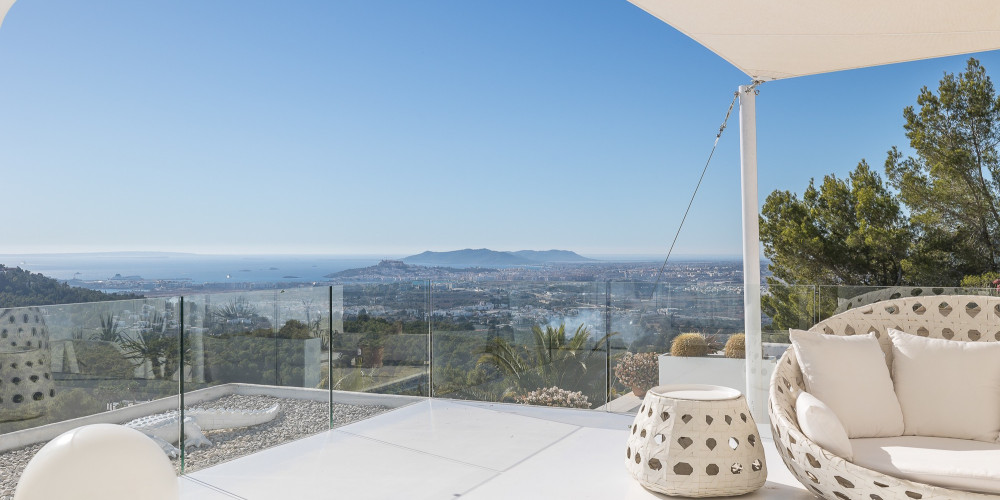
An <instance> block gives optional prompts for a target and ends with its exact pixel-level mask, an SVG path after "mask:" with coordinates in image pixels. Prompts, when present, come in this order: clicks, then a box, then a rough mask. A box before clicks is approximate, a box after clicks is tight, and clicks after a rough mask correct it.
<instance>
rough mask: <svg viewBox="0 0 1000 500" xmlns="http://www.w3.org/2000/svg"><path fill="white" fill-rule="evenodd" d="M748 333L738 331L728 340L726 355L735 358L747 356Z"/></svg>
mask: <svg viewBox="0 0 1000 500" xmlns="http://www.w3.org/2000/svg"><path fill="white" fill-rule="evenodd" d="M746 341H747V338H746V335H744V334H742V333H737V334H735V335H733V336H731V337H729V340H727V341H726V357H727V358H734V359H743V358H746V356H747V348H746Z"/></svg>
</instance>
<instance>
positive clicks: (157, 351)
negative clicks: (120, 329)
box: [118, 312, 191, 379]
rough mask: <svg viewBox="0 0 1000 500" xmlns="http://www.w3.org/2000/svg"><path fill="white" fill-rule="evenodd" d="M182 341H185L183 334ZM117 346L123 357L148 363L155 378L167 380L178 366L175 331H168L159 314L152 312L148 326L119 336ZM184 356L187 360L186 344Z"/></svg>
mask: <svg viewBox="0 0 1000 500" xmlns="http://www.w3.org/2000/svg"><path fill="white" fill-rule="evenodd" d="M184 339H185V340H187V335H186V334H185V336H184ZM118 345H120V346H121V348H122V350H123V351H125V357H126V358H128V359H130V360H133V361H137V362H145V361H149V363H150V365H151V367H152V370H153V375H154V376H155V377H159V378H163V379H168V378H170V377H172V376H173V374H174V371H176V370H177V368H178V366H179V365H180V358H181V356H182V355H181V353H180V352H178V345H179V340H178V338H177V332H176V331H168V330H167V328H166V321H165V318H164V317H163V316H162V315H160V313H159V312H154V313H153V316H152V317H151V318H150V320H149V324H148V326H145V327H143V328H140V329H139V330H137V331H136V332H135V333H133V334H129V335H121V334H120V335H119V336H118ZM184 346H185V349H184V354H183V356H184V357H185V358H187V357H188V356H189V355H190V353H191V348H190V347H189V343H188V342H184Z"/></svg>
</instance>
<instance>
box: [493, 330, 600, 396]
mask: <svg viewBox="0 0 1000 500" xmlns="http://www.w3.org/2000/svg"><path fill="white" fill-rule="evenodd" d="M531 331H532V333H533V339H532V340H533V345H532V347H533V349H531V350H530V351H529V350H526V349H525V348H522V347H519V346H516V345H514V344H512V343H510V342H508V341H507V340H505V339H503V338H494V339H492V340H490V341H489V342H488V343H487V345H486V348H485V349H484V351H483V353H482V354H481V355H480V357H479V360H478V361H477V362H476V365H477V366H482V365H486V366H490V367H493V368H494V369H496V370H497V371H498V372H500V373H501V374H502V375H504V376H505V377H506V379H507V381H509V383H510V384H512V385H513V387H511V388H510V389H514V390H516V392H518V393H520V394H525V393H527V392H529V391H533V390H535V389H538V388H541V387H553V386H555V387H560V388H563V389H570V390H579V391H582V392H583V393H584V394H585V395H586V396H587V397H588V398H589V399H590V401H593V402H597V401H604V400H605V398H606V390H607V386H606V384H607V381H606V377H605V376H604V373H605V370H606V367H607V365H606V363H607V357H606V350H607V346H608V341H609V340H610V339H611V337H613V336H615V335H617V333H607V334H605V335H604V336H602V337H601V338H599V339H597V340H596V341H593V342H592V341H591V338H590V329H589V328H587V327H586V326H585V325H583V324H581V325H580V326H578V327H577V328H576V331H575V332H573V334H572V335H571V336H567V334H566V325H565V324H561V325H559V327H558V328H553V327H551V326H546V327H545V330H542V328H541V327H540V326H538V325H535V326H533V327H532V328H531ZM503 392H506V391H503Z"/></svg>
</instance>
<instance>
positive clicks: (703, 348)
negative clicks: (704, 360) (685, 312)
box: [670, 333, 708, 357]
mask: <svg viewBox="0 0 1000 500" xmlns="http://www.w3.org/2000/svg"><path fill="white" fill-rule="evenodd" d="M706 354H708V341H707V340H705V336H704V335H702V334H700V333H682V334H680V335H678V336H677V337H676V338H675V339H674V342H673V343H672V344H671V345H670V355H671V356H680V357H696V356H704V355H706Z"/></svg>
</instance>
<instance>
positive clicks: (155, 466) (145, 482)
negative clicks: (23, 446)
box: [14, 424, 178, 500]
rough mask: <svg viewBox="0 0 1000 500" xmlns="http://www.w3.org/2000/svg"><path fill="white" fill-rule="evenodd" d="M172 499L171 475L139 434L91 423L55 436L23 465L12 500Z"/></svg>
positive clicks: (149, 441) (166, 462)
mask: <svg viewBox="0 0 1000 500" xmlns="http://www.w3.org/2000/svg"><path fill="white" fill-rule="evenodd" d="M55 498H100V499H103V500H125V499H135V498H143V499H148V500H177V498H178V486H177V476H176V475H175V474H174V468H173V466H172V465H171V464H170V460H168V459H167V457H166V455H165V454H164V453H163V450H161V449H160V447H159V446H157V445H156V443H154V442H153V440H152V439H150V438H149V437H147V436H146V435H145V434H143V433H141V432H139V431H137V430H135V429H130V428H128V427H123V426H120V425H114V424H94V425H85V426H83V427H78V428H76V429H73V430H71V431H68V432H64V433H63V434H60V435H59V437H57V438H55V439H53V440H52V441H49V443H48V444H46V445H45V446H43V447H42V449H40V450H38V453H36V454H35V456H34V457H33V458H32V459H31V461H30V462H28V465H27V467H25V468H24V472H23V473H22V474H21V479H20V481H19V482H18V484H17V490H16V491H15V492H14V500H51V499H55Z"/></svg>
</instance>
